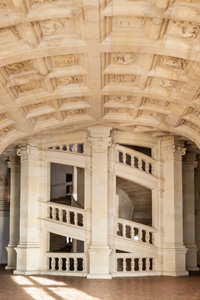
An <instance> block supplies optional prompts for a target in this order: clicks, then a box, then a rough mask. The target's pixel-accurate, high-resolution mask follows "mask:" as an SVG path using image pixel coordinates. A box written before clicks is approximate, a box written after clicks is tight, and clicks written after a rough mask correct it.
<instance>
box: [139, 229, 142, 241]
mask: <svg viewBox="0 0 200 300" xmlns="http://www.w3.org/2000/svg"><path fill="white" fill-rule="evenodd" d="M138 241H140V242H142V229H141V228H138Z"/></svg>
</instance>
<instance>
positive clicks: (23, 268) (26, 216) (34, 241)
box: [14, 145, 40, 275]
mask: <svg viewBox="0 0 200 300" xmlns="http://www.w3.org/2000/svg"><path fill="white" fill-rule="evenodd" d="M17 154H18V155H19V156H21V187H20V191H21V193H20V241H19V244H18V246H17V248H15V249H16V252H17V269H16V271H14V274H24V275H29V274H34V273H37V270H38V269H39V254H40V253H39V250H40V246H39V230H38V220H37V218H38V211H37V210H38V203H37V201H38V198H39V180H40V179H39V174H40V173H39V150H38V148H37V147H35V146H30V145H27V146H24V147H21V148H19V149H18V151H17Z"/></svg>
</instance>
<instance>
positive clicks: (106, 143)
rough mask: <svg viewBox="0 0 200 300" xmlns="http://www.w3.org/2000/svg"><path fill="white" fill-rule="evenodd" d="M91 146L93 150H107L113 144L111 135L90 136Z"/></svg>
mask: <svg viewBox="0 0 200 300" xmlns="http://www.w3.org/2000/svg"><path fill="white" fill-rule="evenodd" d="M89 141H90V146H91V147H92V151H93V152H95V153H103V152H106V151H107V148H108V147H110V146H111V145H112V138H111V137H104V138H101V137H97V138H96V137H93V138H89Z"/></svg>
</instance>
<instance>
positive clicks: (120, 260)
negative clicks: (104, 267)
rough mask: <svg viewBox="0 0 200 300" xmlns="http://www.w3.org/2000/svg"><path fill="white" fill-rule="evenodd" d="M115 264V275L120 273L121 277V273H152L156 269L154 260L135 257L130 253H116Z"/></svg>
mask: <svg viewBox="0 0 200 300" xmlns="http://www.w3.org/2000/svg"><path fill="white" fill-rule="evenodd" d="M115 262H116V270H115V272H116V273H118V272H119V273H120V274H119V276H121V275H122V274H123V273H127V274H128V273H130V274H131V273H139V272H141V273H145V272H152V271H155V269H156V265H155V263H156V259H155V258H152V257H135V256H134V255H133V254H131V253H126V254H124V253H116V254H115Z"/></svg>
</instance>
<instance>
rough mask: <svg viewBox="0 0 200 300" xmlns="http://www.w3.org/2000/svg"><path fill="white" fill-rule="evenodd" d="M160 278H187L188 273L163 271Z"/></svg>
mask: <svg viewBox="0 0 200 300" xmlns="http://www.w3.org/2000/svg"><path fill="white" fill-rule="evenodd" d="M162 276H174V277H178V276H189V272H188V271H182V272H172V271H163V272H162Z"/></svg>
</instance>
